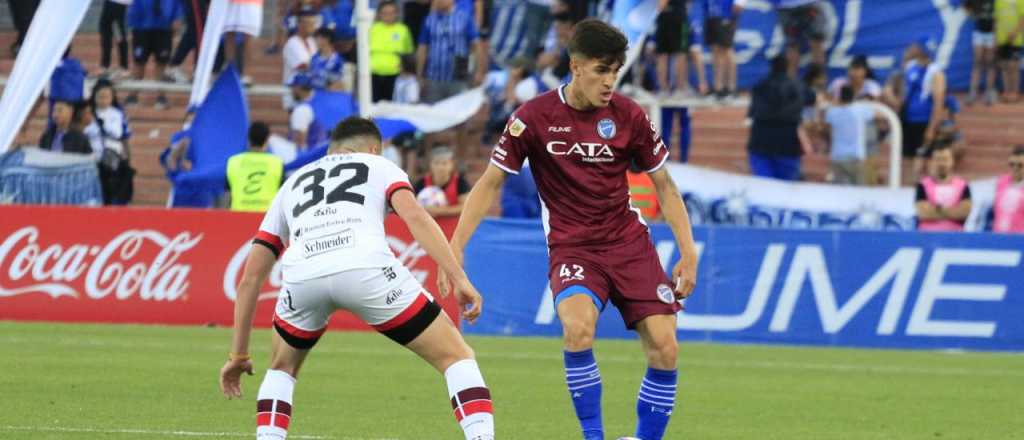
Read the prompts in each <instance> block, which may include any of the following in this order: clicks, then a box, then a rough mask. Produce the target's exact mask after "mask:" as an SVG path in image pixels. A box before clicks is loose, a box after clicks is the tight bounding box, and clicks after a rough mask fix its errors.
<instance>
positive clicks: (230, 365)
mask: <svg viewBox="0 0 1024 440" xmlns="http://www.w3.org/2000/svg"><path fill="white" fill-rule="evenodd" d="M243 372H244V373H246V374H248V375H250V376H252V361H251V360H249V359H245V360H241V359H239V360H228V361H227V362H226V363H225V364H224V367H222V368H221V369H220V392H222V393H224V397H227V398H228V399H237V398H241V397H242V373H243Z"/></svg>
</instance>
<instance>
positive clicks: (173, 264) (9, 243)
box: [0, 206, 458, 330]
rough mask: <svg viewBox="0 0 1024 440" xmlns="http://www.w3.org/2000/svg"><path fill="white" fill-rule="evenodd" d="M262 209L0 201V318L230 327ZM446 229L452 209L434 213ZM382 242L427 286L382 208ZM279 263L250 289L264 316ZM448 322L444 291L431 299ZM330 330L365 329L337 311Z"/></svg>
mask: <svg viewBox="0 0 1024 440" xmlns="http://www.w3.org/2000/svg"><path fill="white" fill-rule="evenodd" d="M261 219H262V215H259V214H249V213H235V212H228V211H213V210H191V209H172V210H164V209H135V208H78V207H41V206H0V319H8V320H33V321H68V322H119V323H146V324H200V325H221V326H230V325H231V323H232V319H233V316H234V315H233V310H234V299H235V296H236V292H235V286H236V285H237V283H238V281H239V280H240V279H241V276H242V270H243V267H244V264H245V258H246V256H247V254H248V251H249V247H250V246H251V241H252V237H253V235H254V234H255V233H256V228H257V227H258V226H259V223H260V220H261ZM438 222H439V223H440V224H441V228H442V229H443V230H444V231H445V233H446V234H451V233H452V231H453V230H454V229H455V224H456V219H455V218H446V219H445V218H442V219H439V221H438ZM385 228H386V230H387V233H388V242H389V244H390V245H391V248H392V250H393V251H394V253H395V255H396V256H397V257H398V259H399V260H400V261H401V262H402V263H403V264H405V265H406V267H408V268H409V270H410V271H412V273H413V275H415V276H416V278H417V279H419V280H420V282H421V283H423V286H424V287H425V288H426V289H427V290H428V291H431V292H436V290H437V289H436V287H435V286H436V284H435V272H436V266H435V264H434V262H433V260H431V259H430V257H429V256H427V255H426V251H424V250H423V249H422V248H421V247H420V246H419V245H418V244H417V243H416V242H415V240H413V239H412V235H411V234H410V233H409V230H408V229H407V228H406V226H405V223H403V222H402V221H401V219H399V218H398V217H396V216H394V215H391V216H389V217H388V218H387V221H386V222H385ZM280 288H281V269H280V265H278V266H276V267H275V268H274V271H273V273H272V274H271V275H270V279H269V280H268V282H267V284H266V285H265V286H264V287H263V290H262V292H261V294H260V302H259V307H258V309H257V315H256V325H257V326H261V327H266V326H269V325H270V317H271V314H272V313H273V308H274V302H275V300H276V298H277V293H278V291H279V290H280ZM435 298H438V299H439V301H440V302H441V303H442V304H443V305H444V306H445V310H446V311H447V312H448V314H449V316H451V317H452V318H453V321H455V322H458V318H457V310H458V307H457V306H456V305H455V303H454V301H453V299H452V298H447V299H440V298H439V297H438V295H435ZM330 327H331V328H333V329H360V330H368V329H369V326H367V325H365V324H363V323H362V322H361V321H360V320H359V319H358V318H356V317H355V316H354V315H352V314H349V313H347V312H343V311H339V312H338V313H337V314H335V316H334V317H333V318H332V319H331V325H330Z"/></svg>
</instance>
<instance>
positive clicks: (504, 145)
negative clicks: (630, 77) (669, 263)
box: [491, 86, 668, 248]
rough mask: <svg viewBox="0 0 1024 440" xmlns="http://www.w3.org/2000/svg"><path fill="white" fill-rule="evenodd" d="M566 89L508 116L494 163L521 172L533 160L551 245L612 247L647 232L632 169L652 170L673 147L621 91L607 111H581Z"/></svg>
mask: <svg viewBox="0 0 1024 440" xmlns="http://www.w3.org/2000/svg"><path fill="white" fill-rule="evenodd" d="M564 89H565V86H562V87H560V88H558V89H556V90H552V91H550V92H547V93H545V94H543V95H540V96H538V97H536V98H534V99H532V100H530V101H528V102H527V103H525V104H523V105H522V107H520V108H519V109H518V110H516V111H515V113H514V114H513V115H512V116H510V117H509V122H508V125H506V126H505V132H504V133H502V136H501V139H500V140H499V141H498V145H497V146H495V147H494V151H493V153H492V154H491V163H493V164H494V165H496V166H497V167H498V168H501V169H502V170H504V171H505V172H508V173H512V174H518V173H519V170H520V168H522V166H523V163H524V162H525V161H526V160H527V159H529V165H530V169H531V171H532V173H533V177H534V180H535V181H536V182H537V190H538V192H539V193H540V199H541V205H542V208H543V214H542V218H543V221H544V232H545V233H546V234H547V239H548V247H550V248H556V247H560V246H590V245H606V244H611V243H614V242H619V241H621V240H623V239H628V238H632V237H636V236H637V235H639V234H646V233H647V227H646V225H645V223H644V222H643V220H642V218H641V217H640V211H639V210H637V209H635V208H633V207H632V206H630V204H629V186H628V184H627V183H626V170H627V169H629V168H630V165H631V164H635V166H636V168H637V169H639V170H642V171H647V172H653V171H655V170H657V169H659V168H661V167H662V165H664V164H665V161H666V160H667V159H668V148H666V147H665V143H664V142H662V140H661V136H660V135H658V133H657V132H656V131H655V130H654V124H652V123H651V121H650V119H649V118H648V117H647V113H646V112H644V111H643V109H642V108H640V106H639V105H637V104H636V103H635V102H633V100H631V99H629V98H626V97H624V96H621V95H619V94H615V95H613V96H612V100H611V102H610V103H609V105H608V106H607V107H602V108H597V109H594V110H589V111H579V110H576V109H574V108H572V107H570V106H569V104H568V103H566V100H565V94H564Z"/></svg>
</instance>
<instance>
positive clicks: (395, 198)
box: [391, 191, 483, 323]
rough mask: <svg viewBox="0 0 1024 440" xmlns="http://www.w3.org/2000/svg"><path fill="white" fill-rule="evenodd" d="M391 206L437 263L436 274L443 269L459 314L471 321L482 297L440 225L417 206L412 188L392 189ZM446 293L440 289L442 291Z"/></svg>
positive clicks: (473, 320)
mask: <svg viewBox="0 0 1024 440" xmlns="http://www.w3.org/2000/svg"><path fill="white" fill-rule="evenodd" d="M391 207H392V208H393V209H394V210H395V213H396V214H398V216H399V217H401V218H402V220H403V221H404V222H405V224H406V225H407V226H408V227H409V232H411V233H412V236H413V238H415V239H416V242H418V243H419V244H420V246H422V247H423V249H424V250H425V251H427V254H428V255H430V258H433V259H434V261H435V262H436V263H437V267H438V268H439V269H440V271H439V274H438V275H439V276H440V275H441V273H443V274H444V275H445V276H446V277H447V278H448V279H450V280H451V281H452V284H453V285H454V286H455V293H456V298H457V299H458V300H459V305H460V306H462V308H463V309H462V316H463V318H465V319H466V320H467V321H469V322H470V323H473V322H475V321H476V318H477V317H479V316H480V311H481V307H482V305H483V299H482V298H481V297H480V294H479V293H478V292H477V291H476V289H475V288H474V287H473V285H472V284H471V283H470V282H469V277H467V276H466V272H465V271H463V270H462V266H461V264H460V263H459V261H457V260H456V259H455V255H453V254H452V249H451V248H450V247H448V242H447V240H446V239H445V237H444V232H442V231H441V227H440V226H438V225H437V222H436V221H434V218H433V217H431V216H430V214H429V213H427V211H426V210H425V209H423V207H422V206H420V204H419V202H417V201H416V197H414V196H413V193H412V191H395V192H394V193H393V194H392V195H391ZM446 293H447V292H442V294H446ZM467 305H471V306H472V307H470V308H469V309H468V310H467V309H466V308H465V307H466V306H467Z"/></svg>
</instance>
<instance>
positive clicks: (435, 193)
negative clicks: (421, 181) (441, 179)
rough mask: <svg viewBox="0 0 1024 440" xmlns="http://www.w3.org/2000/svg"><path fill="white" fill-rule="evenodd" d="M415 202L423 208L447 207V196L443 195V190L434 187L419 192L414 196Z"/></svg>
mask: <svg viewBox="0 0 1024 440" xmlns="http://www.w3.org/2000/svg"><path fill="white" fill-rule="evenodd" d="M416 201H418V202H420V205H423V206H448V196H446V195H445V194H444V190H442V189H441V188H440V187H437V186H434V185H431V186H428V187H424V188H423V189H422V190H420V193H419V194H417V195H416Z"/></svg>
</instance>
